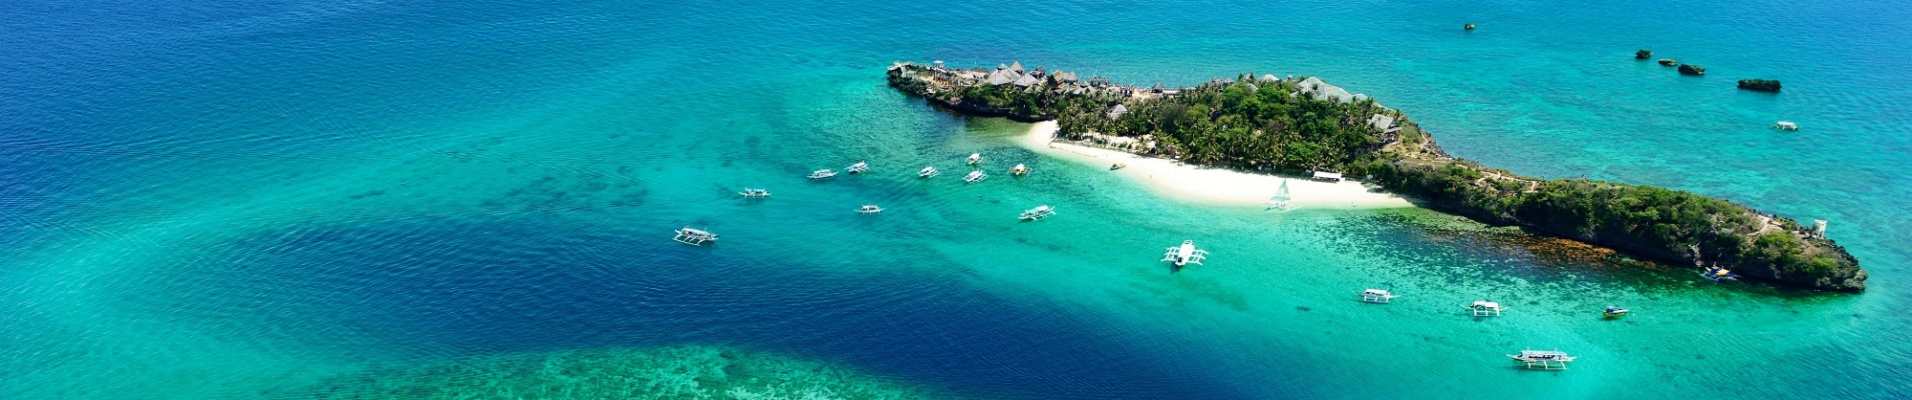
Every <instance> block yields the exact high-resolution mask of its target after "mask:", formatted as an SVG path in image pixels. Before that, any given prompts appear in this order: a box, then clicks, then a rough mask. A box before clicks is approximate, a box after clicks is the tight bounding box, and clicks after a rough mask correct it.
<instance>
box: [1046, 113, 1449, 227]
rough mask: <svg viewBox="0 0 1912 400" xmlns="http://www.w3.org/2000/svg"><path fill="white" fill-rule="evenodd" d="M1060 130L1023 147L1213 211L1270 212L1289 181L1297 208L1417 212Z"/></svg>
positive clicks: (1350, 191)
mask: <svg viewBox="0 0 1912 400" xmlns="http://www.w3.org/2000/svg"><path fill="white" fill-rule="evenodd" d="M1056 129H1057V128H1056V123H1055V121H1045V122H1039V123H1036V124H1035V126H1033V127H1031V128H1030V129H1029V133H1028V134H1027V135H1024V136H1023V138H1022V140H1020V141H1019V142H1018V143H1019V144H1021V145H1022V146H1023V147H1025V148H1028V149H1029V150H1031V151H1035V152H1037V153H1041V154H1044V155H1048V156H1052V157H1056V158H1061V159H1066V160H1070V161H1075V162H1081V163H1084V164H1086V165H1090V166H1095V167H1100V168H1108V167H1109V165H1110V164H1115V163H1122V164H1128V167H1125V168H1122V169H1119V170H1114V171H1110V173H1113V174H1117V175H1122V176H1126V177H1129V178H1130V179H1135V180H1137V181H1140V182H1143V183H1145V184H1146V185H1147V186H1148V187H1149V188H1151V189H1154V190H1155V191H1156V192H1157V193H1158V194H1161V195H1164V196H1167V197H1171V198H1175V199H1179V200H1184V201H1190V202H1197V203H1204V204H1212V205H1227V206H1248V207H1266V206H1267V204H1268V198H1269V197H1273V196H1274V195H1275V190H1276V189H1277V188H1279V187H1281V183H1282V181H1284V180H1285V181H1287V182H1288V191H1289V194H1290V196H1291V197H1292V198H1293V200H1292V201H1290V204H1292V205H1293V206H1294V207H1296V208H1317V209H1319V208H1342V209H1347V208H1399V207H1413V206H1414V205H1413V204H1412V203H1409V202H1408V201H1407V200H1406V199H1402V198H1400V197H1399V196H1395V195H1393V194H1389V193H1386V192H1382V191H1379V189H1375V190H1373V191H1370V190H1369V188H1368V187H1367V186H1366V185H1362V184H1361V183H1357V182H1352V181H1344V182H1340V183H1330V182H1320V181H1314V180H1309V179H1307V178H1305V177H1281V176H1274V175H1263V174H1254V173H1247V172H1239V171H1233V170H1228V169H1222V168H1207V167H1200V166H1194V165H1188V164H1183V163H1181V162H1178V161H1175V160H1169V159H1163V158H1154V157H1144V156H1139V155H1135V154H1129V153H1124V152H1120V151H1115V150H1108V149H1101V148H1095V147H1088V146H1081V145H1074V144H1069V143H1061V142H1052V140H1053V139H1054V138H1055V134H1056Z"/></svg>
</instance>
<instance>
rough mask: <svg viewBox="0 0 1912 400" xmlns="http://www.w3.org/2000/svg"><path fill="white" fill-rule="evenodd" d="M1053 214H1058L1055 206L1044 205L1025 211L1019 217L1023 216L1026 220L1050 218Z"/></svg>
mask: <svg viewBox="0 0 1912 400" xmlns="http://www.w3.org/2000/svg"><path fill="white" fill-rule="evenodd" d="M1051 215H1056V209H1055V207H1050V206H1048V205H1042V206H1038V207H1036V208H1031V209H1028V210H1026V211H1023V212H1022V216H1020V217H1018V218H1021V219H1022V220H1024V221H1035V220H1040V219H1043V218H1048V217H1049V216H1051Z"/></svg>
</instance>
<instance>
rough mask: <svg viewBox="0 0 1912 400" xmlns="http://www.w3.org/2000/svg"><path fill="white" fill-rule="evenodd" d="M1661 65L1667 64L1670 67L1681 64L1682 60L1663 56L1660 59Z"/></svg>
mask: <svg viewBox="0 0 1912 400" xmlns="http://www.w3.org/2000/svg"><path fill="white" fill-rule="evenodd" d="M1660 65H1665V66H1668V67H1671V66H1675V65H1680V60H1675V59H1671V58H1662V59H1660Z"/></svg>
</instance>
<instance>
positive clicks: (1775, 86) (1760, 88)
mask: <svg viewBox="0 0 1912 400" xmlns="http://www.w3.org/2000/svg"><path fill="white" fill-rule="evenodd" d="M1739 88H1740V89H1746V90H1751V91H1757V92H1773V93H1779V81H1778V80H1775V79H1741V80H1739Z"/></svg>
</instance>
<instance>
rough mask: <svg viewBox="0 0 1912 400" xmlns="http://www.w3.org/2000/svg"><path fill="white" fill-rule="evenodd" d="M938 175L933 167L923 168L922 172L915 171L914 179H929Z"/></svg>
mask: <svg viewBox="0 0 1912 400" xmlns="http://www.w3.org/2000/svg"><path fill="white" fill-rule="evenodd" d="M938 173H940V172H936V167H934V166H926V167H923V170H922V171H916V177H918V178H929V177H933V176H936V174H938Z"/></svg>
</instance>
